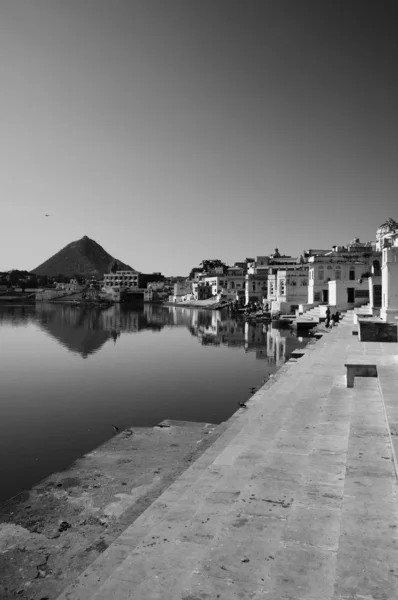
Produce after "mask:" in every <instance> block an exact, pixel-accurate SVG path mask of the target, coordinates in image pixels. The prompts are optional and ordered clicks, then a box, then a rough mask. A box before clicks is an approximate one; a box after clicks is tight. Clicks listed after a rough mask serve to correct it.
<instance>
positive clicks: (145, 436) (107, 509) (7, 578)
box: [0, 421, 225, 600]
mask: <svg viewBox="0 0 398 600" xmlns="http://www.w3.org/2000/svg"><path fill="white" fill-rule="evenodd" d="M224 428H225V425H218V426H216V425H211V424H208V423H191V422H181V421H163V422H162V423H161V424H160V425H159V426H156V427H150V428H136V427H134V428H132V429H127V430H125V431H123V432H120V433H119V434H118V435H115V436H114V437H113V438H112V439H110V440H108V441H107V442H106V443H105V444H103V445H102V446H100V447H98V448H97V449H96V450H94V451H93V452H90V453H89V454H87V455H85V456H83V457H82V458H80V459H79V460H77V461H76V462H75V463H74V464H73V465H72V466H71V467H70V468H68V469H67V470H65V471H62V472H59V473H56V474H54V475H51V476H50V477H48V478H46V479H45V480H43V481H41V482H40V483H39V484H38V485H37V486H35V487H34V488H32V489H31V490H30V491H26V492H23V493H21V494H19V495H18V496H15V497H14V498H12V499H11V500H9V501H7V502H6V503H4V504H2V505H1V506H0V573H1V577H0V598H1V599H2V600H6V599H7V600H8V599H9V598H10V599H11V598H22V599H34V600H40V599H41V598H56V597H57V596H58V595H59V594H60V593H61V592H62V591H63V590H64V589H65V587H67V586H68V585H69V584H70V583H72V582H73V580H74V579H75V578H76V577H78V576H79V575H80V573H81V572H82V571H84V569H85V568H86V567H88V566H89V565H91V564H92V563H93V562H94V561H95V560H96V559H97V558H98V557H99V556H100V555H101V554H102V553H103V552H104V550H105V549H106V548H108V546H109V545H110V544H112V542H113V541H114V540H115V539H116V538H117V537H118V536H119V535H120V534H121V533H122V532H123V531H124V530H125V529H126V527H128V526H129V525H130V524H131V523H132V522H133V521H134V520H135V519H136V518H137V516H139V515H140V514H141V513H143V512H144V511H145V510H146V509H147V508H148V506H150V505H151V504H152V503H153V501H154V500H155V499H156V498H158V497H159V496H160V495H161V494H162V492H163V491H164V490H165V489H166V488H167V487H168V486H169V485H170V484H171V483H172V482H173V481H175V479H176V478H177V477H178V476H179V475H180V474H181V473H182V472H183V471H185V470H186V469H187V468H188V467H189V466H190V465H191V464H192V463H193V462H195V460H196V459H197V458H198V457H199V456H200V455H201V454H202V453H203V452H204V451H205V450H206V448H208V447H209V446H210V445H211V443H212V442H213V441H214V440H215V439H217V437H218V436H219V435H220V433H221V432H222V431H223V429H224Z"/></svg>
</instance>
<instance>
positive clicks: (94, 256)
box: [31, 235, 132, 277]
mask: <svg viewBox="0 0 398 600" xmlns="http://www.w3.org/2000/svg"><path fill="white" fill-rule="evenodd" d="M115 261H116V262H117V263H118V265H119V269H123V270H124V269H125V270H132V269H131V267H130V266H129V265H126V264H125V263H123V262H121V261H120V260H118V259H116V258H114V257H113V256H111V255H110V254H108V252H106V250H104V248H103V247H102V246H100V245H99V244H97V242H95V241H94V240H92V239H90V238H89V237H87V236H86V235H85V236H83V237H82V238H81V239H80V240H77V241H75V242H71V243H70V244H68V245H67V246H65V248H62V250H60V251H59V252H57V253H56V254H54V256H52V257H51V258H49V259H48V260H46V261H45V262H44V263H42V264H41V265H39V266H38V267H36V269H32V271H31V273H35V274H36V275H47V276H49V277H55V276H57V275H60V274H62V275H65V276H66V277H73V275H80V276H81V277H91V276H95V277H102V276H103V274H104V273H109V271H110V270H111V267H112V265H113V264H114V263H115Z"/></svg>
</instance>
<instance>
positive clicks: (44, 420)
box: [0, 304, 306, 502]
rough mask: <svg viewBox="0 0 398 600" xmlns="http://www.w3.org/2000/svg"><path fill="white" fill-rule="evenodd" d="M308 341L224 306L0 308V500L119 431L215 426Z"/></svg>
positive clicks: (65, 464) (62, 466)
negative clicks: (171, 422) (177, 423)
mask: <svg viewBox="0 0 398 600" xmlns="http://www.w3.org/2000/svg"><path fill="white" fill-rule="evenodd" d="M305 344H306V340H305V339H302V338H297V337H296V336H295V334H294V333H293V332H292V331H291V330H286V329H284V330H279V329H273V328H271V326H270V325H264V324H260V323H257V324H248V323H245V322H244V321H243V319H239V318H231V317H230V316H228V315H227V314H224V313H221V312H219V311H218V312H211V311H205V310H200V309H191V308H183V307H173V306H154V305H148V304H147V305H144V306H143V307H142V308H139V309H132V308H130V307H126V306H123V305H115V306H112V307H111V308H108V309H105V310H104V309H99V308H86V307H81V306H71V305H67V304H42V305H36V306H9V307H5V306H3V307H0V502H1V501H4V500H5V499H7V498H10V497H11V496H13V495H15V494H17V493H18V492H20V491H21V490H23V489H26V488H29V487H31V486H32V485H34V484H36V483H38V482H39V481H40V480H41V479H42V478H44V477H46V476H48V475H50V474H51V473H53V472H56V471H59V470H60V469H63V468H65V467H67V466H68V465H70V464H71V463H72V462H73V461H74V460H75V459H76V458H78V457H79V456H81V455H82V454H84V453H86V452H89V451H90V450H92V449H93V448H95V447H96V446H98V445H99V444H101V443H103V442H104V441H105V440H107V439H108V438H110V437H111V436H112V435H113V429H112V425H113V424H115V425H116V426H117V427H119V428H120V429H124V428H126V427H130V426H131V427H133V428H134V426H136V427H138V426H153V425H156V424H158V423H159V422H161V421H162V420H164V419H178V420H188V421H200V422H208V423H216V424H218V423H221V422H222V421H225V420H227V419H228V418H229V417H230V416H231V415H232V414H233V413H234V412H235V411H236V410H237V408H238V402H244V401H246V400H248V399H249V397H250V396H251V392H250V388H251V387H254V386H260V385H262V384H263V383H264V382H265V381H266V380H267V379H268V377H269V375H270V374H272V373H274V372H275V371H276V370H277V368H278V366H279V365H280V364H282V363H283V362H285V361H286V360H288V358H289V357H290V354H291V352H292V351H293V350H294V349H296V348H302V347H304V346H305Z"/></svg>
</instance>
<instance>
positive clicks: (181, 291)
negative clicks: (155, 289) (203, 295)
mask: <svg viewBox="0 0 398 600" xmlns="http://www.w3.org/2000/svg"><path fill="white" fill-rule="evenodd" d="M193 299H194V297H193V289H192V281H190V280H189V279H186V280H185V281H176V283H175V284H174V291H173V294H172V295H171V296H170V297H169V302H174V303H176V302H187V301H189V300H193Z"/></svg>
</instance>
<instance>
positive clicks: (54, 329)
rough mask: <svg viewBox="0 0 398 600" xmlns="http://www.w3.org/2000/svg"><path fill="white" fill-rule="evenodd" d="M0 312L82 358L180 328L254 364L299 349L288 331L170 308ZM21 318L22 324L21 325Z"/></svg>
mask: <svg viewBox="0 0 398 600" xmlns="http://www.w3.org/2000/svg"><path fill="white" fill-rule="evenodd" d="M22 310H23V307H18V308H17V307H11V308H10V309H9V310H8V311H1V313H0V319H2V320H3V321H4V320H6V321H8V322H9V323H11V324H13V323H18V324H23V323H27V322H29V321H31V320H34V321H36V322H37V323H38V325H39V326H40V327H41V328H42V329H43V330H44V331H45V332H46V333H47V334H49V335H51V336H52V337H53V338H54V339H55V340H57V341H58V342H59V343H60V344H62V345H63V346H64V347H65V348H67V349H68V350H70V351H71V352H73V353H77V354H79V355H80V356H81V357H82V358H87V357H89V356H90V355H92V354H95V353H96V352H98V351H99V350H100V349H101V348H102V347H103V346H104V344H106V342H108V341H113V343H114V344H116V343H117V341H118V339H119V338H120V336H121V335H124V334H128V333H138V332H140V331H143V330H151V331H153V332H160V331H161V330H162V329H163V328H164V327H186V328H187V329H188V330H189V331H190V333H191V334H192V335H193V336H195V337H197V339H198V342H199V343H200V344H202V345H203V346H209V345H211V346H221V345H223V346H227V347H229V348H236V349H241V350H244V351H245V352H253V354H254V355H255V357H256V359H258V360H265V361H267V362H268V363H272V364H275V365H277V366H278V365H279V364H281V363H283V362H285V360H287V358H289V356H290V353H291V352H292V350H293V349H295V348H297V347H298V346H300V345H305V340H298V339H297V337H295V335H294V334H293V333H292V332H291V331H290V330H279V329H274V328H272V327H271V325H270V324H264V323H254V322H250V323H249V322H245V321H244V320H243V319H240V318H232V317H230V316H228V315H226V316H225V317H223V316H222V313H221V312H215V311H206V310H201V309H197V310H196V309H191V308H184V307H174V306H156V305H151V304H145V305H144V306H143V307H141V308H137V309H134V308H132V307H127V306H125V305H120V304H115V305H114V306H112V307H110V308H107V309H101V308H95V307H94V308H93V307H84V306H73V305H70V304H61V303H59V304H57V303H52V304H37V305H36V307H29V309H28V310H27V311H26V312H25V311H23V314H22V312H21V311H22ZM21 317H22V319H21Z"/></svg>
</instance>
